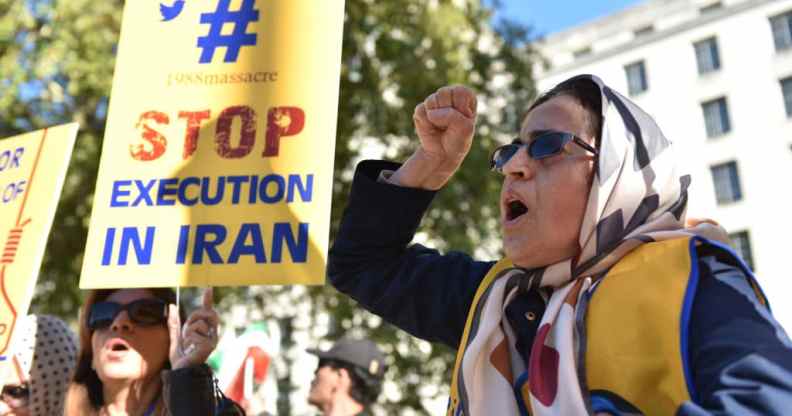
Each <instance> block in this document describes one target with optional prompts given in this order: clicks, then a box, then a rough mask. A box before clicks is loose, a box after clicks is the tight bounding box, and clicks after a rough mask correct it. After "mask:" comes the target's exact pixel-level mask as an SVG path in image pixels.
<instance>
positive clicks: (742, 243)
mask: <svg viewBox="0 0 792 416" xmlns="http://www.w3.org/2000/svg"><path fill="white" fill-rule="evenodd" d="M729 240H731V242H732V244H731V246H732V248H733V249H734V251H735V253H737V254H738V255H739V256H740V258H741V259H743V261H744V262H745V264H747V265H748V267H749V268H750V269H751V270H756V263H755V262H754V258H753V248H751V233H750V232H749V231H748V230H747V229H745V230H740V231H735V232H733V233H729Z"/></svg>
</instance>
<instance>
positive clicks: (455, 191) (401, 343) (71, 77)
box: [0, 0, 535, 415]
mask: <svg viewBox="0 0 792 416" xmlns="http://www.w3.org/2000/svg"><path fill="white" fill-rule="evenodd" d="M495 4H496V5H497V2H496V3H495ZM122 7H123V2H121V1H107V2H96V1H88V0H68V1H67V0H0V85H2V87H3V94H2V95H1V96H0V110H1V111H0V137H6V136H10V135H14V134H18V133H21V132H24V131H29V130H33V129H38V128H43V127H46V126H48V125H53V124H57V123H62V122H69V121H78V122H79V123H80V124H81V129H80V134H79V136H78V141H77V144H76V147H75V150H74V154H73V158H72V161H71V165H70V168H69V172H68V175H67V179H66V182H65V184H64V189H63V195H62V197H61V201H60V203H59V207H58V212H57V215H56V219H55V223H54V225H53V228H52V232H51V236H50V239H49V242H48V245H47V252H46V256H45V260H44V264H43V266H42V271H41V276H40V278H39V282H38V286H37V292H36V296H35V298H34V303H33V306H32V308H33V310H34V311H36V312H47V313H54V314H58V315H61V316H64V317H66V318H67V319H74V318H75V317H76V310H77V308H78V306H79V302H80V292H79V290H77V283H78V280H79V272H80V267H81V262H82V251H83V249H84V245H85V238H86V235H87V225H88V218H89V216H90V209H91V202H92V199H93V187H94V184H95V182H96V174H97V168H98V161H99V155H100V152H101V140H102V137H103V134H104V123H105V117H106V109H107V100H108V97H109V94H110V86H111V80H112V79H111V75H112V73H113V65H114V61H115V59H114V58H115V48H116V45H117V41H118V34H119V30H120V21H121V10H122ZM528 40H529V32H528V31H527V30H526V28H524V27H522V26H520V25H516V24H512V23H509V22H501V23H499V24H498V25H495V26H493V24H492V23H491V10H490V9H489V8H487V7H485V6H483V5H481V4H480V2H479V1H478V0H436V1H429V2H427V1H423V0H400V1H385V2H375V1H373V0H346V19H345V24H344V47H343V57H342V62H343V67H342V76H341V92H340V100H339V111H338V134H337V139H336V158H335V175H334V185H333V186H334V188H333V211H332V225H331V228H332V233H331V234H334V231H335V230H336V229H337V227H338V222H339V220H340V217H341V214H342V210H343V208H344V206H345V203H346V196H347V194H348V191H349V185H350V181H351V178H352V172H353V170H354V166H355V164H356V163H357V161H358V160H359V159H360V157H361V154H362V153H374V154H378V155H381V156H383V157H386V158H388V159H393V160H403V159H404V158H406V156H407V155H409V154H410V153H411V152H412V151H413V149H414V148H415V145H416V144H417V141H416V140H415V139H414V136H413V134H412V130H413V128H412V113H413V108H414V107H415V106H416V105H417V104H418V103H419V102H421V101H422V100H423V99H424V98H425V97H426V96H427V95H429V94H430V93H432V92H434V91H435V90H436V89H437V88H439V87H441V86H443V85H448V84H465V85H469V86H471V87H473V88H474V89H476V90H477V91H478V94H479V104H480V105H479V109H480V110H481V113H482V114H481V115H480V117H479V124H478V128H477V137H476V139H475V141H474V144H473V148H472V150H471V152H470V155H469V156H468V158H467V160H466V161H465V163H464V164H463V166H462V168H461V169H460V171H459V172H458V173H457V175H456V176H455V178H454V179H452V181H451V182H450V183H449V184H448V185H447V186H446V188H445V189H443V190H442V191H441V192H440V193H439V194H438V195H437V197H436V199H435V202H434V203H433V207H432V210H431V211H430V212H429V213H427V216H426V218H425V219H424V223H423V226H422V231H424V233H425V236H424V237H425V239H426V240H428V241H430V242H431V243H432V244H434V245H435V246H436V247H437V248H439V249H441V250H451V249H453V250H463V251H468V252H476V253H477V254H480V255H485V256H491V257H493V258H494V257H495V256H497V255H498V254H499V253H498V250H499V249H498V248H497V247H498V245H497V244H494V245H493V244H491V242H492V241H493V240H494V239H495V238H496V236H497V215H498V207H497V203H496V201H497V195H498V192H499V188H500V181H499V179H498V178H497V177H495V176H493V174H491V173H489V172H488V171H487V168H488V157H489V153H490V151H491V150H492V149H493V148H494V147H495V146H496V144H497V143H500V142H503V141H505V140H508V139H510V138H511V136H513V135H515V134H516V133H517V131H518V130H519V120H520V119H521V117H522V114H523V112H524V109H525V108H526V106H527V104H528V102H529V101H530V100H531V99H532V98H533V96H534V95H535V90H534V84H533V80H532V78H531V65H532V63H533V61H534V60H535V57H534V53H533V51H532V49H531V48H530V44H529V43H528ZM488 247H495V248H488ZM219 294H220V295H223V297H224V299H223V301H222V302H221V303H220V308H221V309H225V310H227V309H229V307H230V305H232V304H239V303H240V302H239V301H240V300H243V299H244V300H245V303H247V304H248V305H250V307H251V310H255V311H257V312H258V313H260V314H262V315H263V316H267V317H274V318H276V319H278V321H279V322H280V324H281V327H282V330H283V334H284V336H283V344H284V345H283V347H284V352H285V353H284V357H283V359H284V362H285V364H284V366H285V368H291V366H292V365H293V363H292V360H293V358H290V357H293V356H294V355H293V354H291V355H290V354H289V351H291V352H292V353H293V351H294V349H295V348H296V343H295V339H296V337H298V336H300V334H303V335H304V334H308V335H310V336H312V337H325V338H327V339H334V338H337V337H339V336H341V335H342V334H344V333H348V332H355V333H358V334H359V335H362V334H366V335H369V336H371V337H372V338H373V339H374V340H375V341H377V342H378V343H380V345H382V346H384V347H385V349H386V350H387V352H388V353H389V356H390V357H391V360H392V361H391V365H390V369H389V370H388V378H389V379H390V380H394V381H395V380H398V382H397V383H395V384H396V386H397V387H398V393H397V394H396V395H394V396H393V397H391V396H388V397H386V398H385V399H382V400H381V402H382V403H381V405H380V406H381V408H382V409H383V410H384V411H386V413H387V414H409V413H411V412H412V413H416V414H426V413H427V410H426V408H425V403H426V400H427V399H432V398H436V399H438V400H443V399H442V398H443V397H445V396H446V395H447V392H448V386H447V382H448V380H449V379H450V371H451V365H452V363H453V352H452V351H450V350H449V349H448V348H445V347H441V346H436V345H430V344H428V343H425V342H422V341H419V340H417V339H414V338H412V337H410V336H409V335H407V334H406V333H404V332H401V331H399V330H397V329H395V328H394V327H392V326H390V325H387V324H384V323H382V322H381V320H379V319H378V318H376V317H374V316H372V315H370V314H368V313H366V312H364V311H362V310H361V309H359V308H358V307H357V306H356V305H355V303H354V302H353V301H351V300H350V299H348V298H347V297H346V296H343V295H339V294H338V293H337V292H336V291H335V290H334V289H332V288H330V287H327V286H326V287H320V288H316V287H312V288H295V287H255V288H240V289H226V290H220V291H219ZM300 305H302V306H300ZM328 316H329V317H330V318H329V321H328ZM317 328H318V329H317ZM279 384H280V387H281V389H280V390H281V401H280V403H279V408H280V410H281V412H280V414H283V415H288V414H294V413H293V410H292V408H291V404H292V403H293V402H292V401H290V399H289V392H290V391H292V390H293V389H294V387H295V386H294V382H293V380H292V379H291V378H290V377H289V374H288V371H287V372H286V373H285V374H282V375H281V379H280V383H279ZM292 399H293V400H301V399H300V398H293V397H292ZM302 400H304V398H302Z"/></svg>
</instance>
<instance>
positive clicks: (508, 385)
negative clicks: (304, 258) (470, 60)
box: [328, 75, 792, 416]
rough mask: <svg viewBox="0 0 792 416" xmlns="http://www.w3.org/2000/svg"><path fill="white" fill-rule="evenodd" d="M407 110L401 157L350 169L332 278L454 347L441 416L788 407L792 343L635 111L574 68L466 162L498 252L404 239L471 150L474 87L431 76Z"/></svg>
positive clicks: (668, 149)
mask: <svg viewBox="0 0 792 416" xmlns="http://www.w3.org/2000/svg"><path fill="white" fill-rule="evenodd" d="M413 119H414V123H415V130H416V133H417V135H418V138H419V139H420V145H419V146H417V149H416V151H415V153H413V155H412V156H411V157H410V158H409V159H408V160H407V161H405V162H404V163H403V164H401V165H399V164H396V163H391V162H385V161H364V162H362V163H361V164H359V165H358V167H357V170H356V172H355V176H354V180H353V184H352V189H351V192H350V196H349V200H348V205H347V207H346V210H345V212H344V216H343V218H342V221H341V225H340V228H339V232H338V234H337V235H336V238H335V242H334V245H333V247H332V249H331V250H330V255H329V259H328V277H329V279H330V281H331V282H332V283H333V285H334V286H335V287H336V288H337V289H339V290H340V291H341V292H344V293H347V294H349V295H350V296H351V297H353V298H354V299H355V300H357V301H358V302H359V303H360V304H361V305H363V306H364V307H365V308H367V309H368V310H370V311H372V312H374V313H376V314H378V315H380V316H382V317H383V318H385V319H386V320H388V321H390V322H391V323H394V324H396V325H397V326H399V327H401V328H402V329H404V330H406V331H408V332H410V333H411V334H413V335H415V336H418V337H420V338H423V339H426V340H429V341H434V342H443V343H445V344H447V345H449V346H451V347H452V348H456V349H457V359H456V363H455V368H454V372H453V376H452V379H451V400H450V406H449V413H448V414H449V415H457V414H464V415H467V416H483V415H499V416H512V415H519V414H531V415H534V416H547V415H587V414H611V415H618V414H647V415H668V414H676V415H685V416H691V415H702V416H703V415H710V414H786V413H788V412H789V409H792V342H790V340H789V338H788V337H787V335H786V334H785V332H784V330H783V329H782V328H781V327H780V326H779V325H778V323H777V322H776V321H775V320H774V319H773V317H772V315H771V314H770V311H769V309H768V307H767V305H766V300H765V298H764V296H763V295H762V293H761V291H760V290H759V286H758V285H757V283H756V281H755V279H754V277H753V274H752V272H751V271H750V270H749V269H748V268H747V267H746V266H745V263H744V262H743V261H742V260H741V259H740V258H739V256H737V255H736V254H735V253H734V252H733V251H732V250H731V249H730V248H729V247H728V246H727V245H725V244H724V243H723V242H724V240H725V238H724V237H725V235H726V234H725V231H724V230H723V229H722V228H720V227H719V226H717V225H716V224H712V223H710V222H707V221H699V222H693V223H690V224H688V225H687V227H686V218H685V211H686V205H687V200H688V192H687V190H688V187H689V185H690V183H691V177H690V175H686V174H682V173H680V168H679V167H678V166H677V159H678V157H677V156H676V155H675V153H674V152H675V148H674V146H673V145H672V143H671V141H670V140H668V139H666V137H665V136H664V135H663V133H662V132H661V131H660V129H659V127H658V126H657V124H656V123H655V122H654V120H653V119H652V118H651V116H649V115H648V114H646V113H645V112H644V111H643V110H642V109H641V108H639V107H638V106H637V105H636V104H635V103H633V102H632V101H630V100H629V99H628V98H626V97H624V96H622V95H620V94H619V93H618V92H616V91H614V90H613V89H612V88H610V87H608V86H607V85H605V84H604V83H603V82H602V81H601V80H600V79H599V78H597V77H595V76H591V75H582V76H578V77H573V78H571V79H568V80H566V81H564V82H562V83H560V84H559V85H557V86H556V87H554V88H553V89H552V90H550V91H549V92H547V93H546V94H544V95H542V96H540V97H539V98H538V99H537V100H536V101H535V102H534V103H533V104H532V105H531V106H530V107H529V108H528V110H527V113H526V116H525V118H524V119H523V121H522V125H521V128H520V132H519V137H518V138H517V139H515V140H514V141H513V142H512V143H509V144H506V145H504V146H501V147H498V148H497V149H495V150H494V152H493V153H492V155H491V158H490V163H489V166H482V170H486V169H487V168H489V169H491V170H492V171H494V172H495V173H496V175H497V176H498V177H499V178H500V180H502V185H501V194H500V201H499V205H500V211H501V218H500V231H501V234H502V242H503V249H504V252H505V258H504V259H502V260H500V261H498V262H495V261H477V260H474V259H472V258H471V257H470V256H468V255H465V254H463V253H458V252H451V253H448V254H445V255H443V254H441V253H439V252H438V251H436V250H433V249H430V248H427V247H424V246H422V245H420V244H415V245H410V244H409V243H410V241H411V240H412V239H413V235H414V233H415V231H416V230H417V228H418V225H419V223H420V221H421V217H422V216H423V214H424V212H425V211H426V210H427V209H428V206H429V204H430V202H431V200H432V198H433V197H434V195H435V193H436V192H437V191H438V190H440V188H442V187H443V186H444V184H445V183H446V182H447V181H448V180H449V179H450V178H451V176H452V175H453V174H454V172H456V170H457V169H458V168H459V166H460V165H461V163H462V161H463V160H464V159H465V157H466V155H467V153H468V151H469V150H470V148H471V143H472V140H473V134H474V132H475V124H476V98H475V95H474V94H473V92H472V91H470V90H469V89H467V88H465V87H461V86H455V87H443V88H440V89H439V90H438V91H437V92H435V93H434V94H431V95H430V96H429V97H428V98H427V99H426V100H424V102H422V103H420V104H419V105H418V106H417V107H416V109H415V113H414V115H413ZM696 180H706V179H701V178H697V179H696ZM484 208H485V207H477V206H471V207H470V209H471V210H476V209H484ZM460 228H461V227H460Z"/></svg>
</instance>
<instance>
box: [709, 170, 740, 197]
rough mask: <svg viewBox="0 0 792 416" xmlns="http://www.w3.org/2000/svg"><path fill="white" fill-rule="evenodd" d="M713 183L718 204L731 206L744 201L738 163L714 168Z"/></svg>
mask: <svg viewBox="0 0 792 416" xmlns="http://www.w3.org/2000/svg"><path fill="white" fill-rule="evenodd" d="M710 169H711V170H712V181H713V183H714V185H715V199H716V200H717V201H718V204H729V203H732V202H737V201H739V200H741V199H742V190H741V188H740V176H739V174H738V173H737V162H734V161H731V162H726V163H721V164H719V165H715V166H712V167H711V168H710Z"/></svg>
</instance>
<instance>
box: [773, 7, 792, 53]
mask: <svg viewBox="0 0 792 416" xmlns="http://www.w3.org/2000/svg"><path fill="white" fill-rule="evenodd" d="M768 21H769V22H770V34H771V35H772V36H773V45H774V46H775V50H776V52H785V51H788V50H792V10H787V11H784V12H781V13H778V14H776V15H773V16H770V17H768ZM784 22H785V23H786V27H784ZM776 23H779V24H778V25H777V24H776ZM778 29H780V30H781V31H782V32H779V31H778ZM779 33H780V34H781V35H780V36H779Z"/></svg>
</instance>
